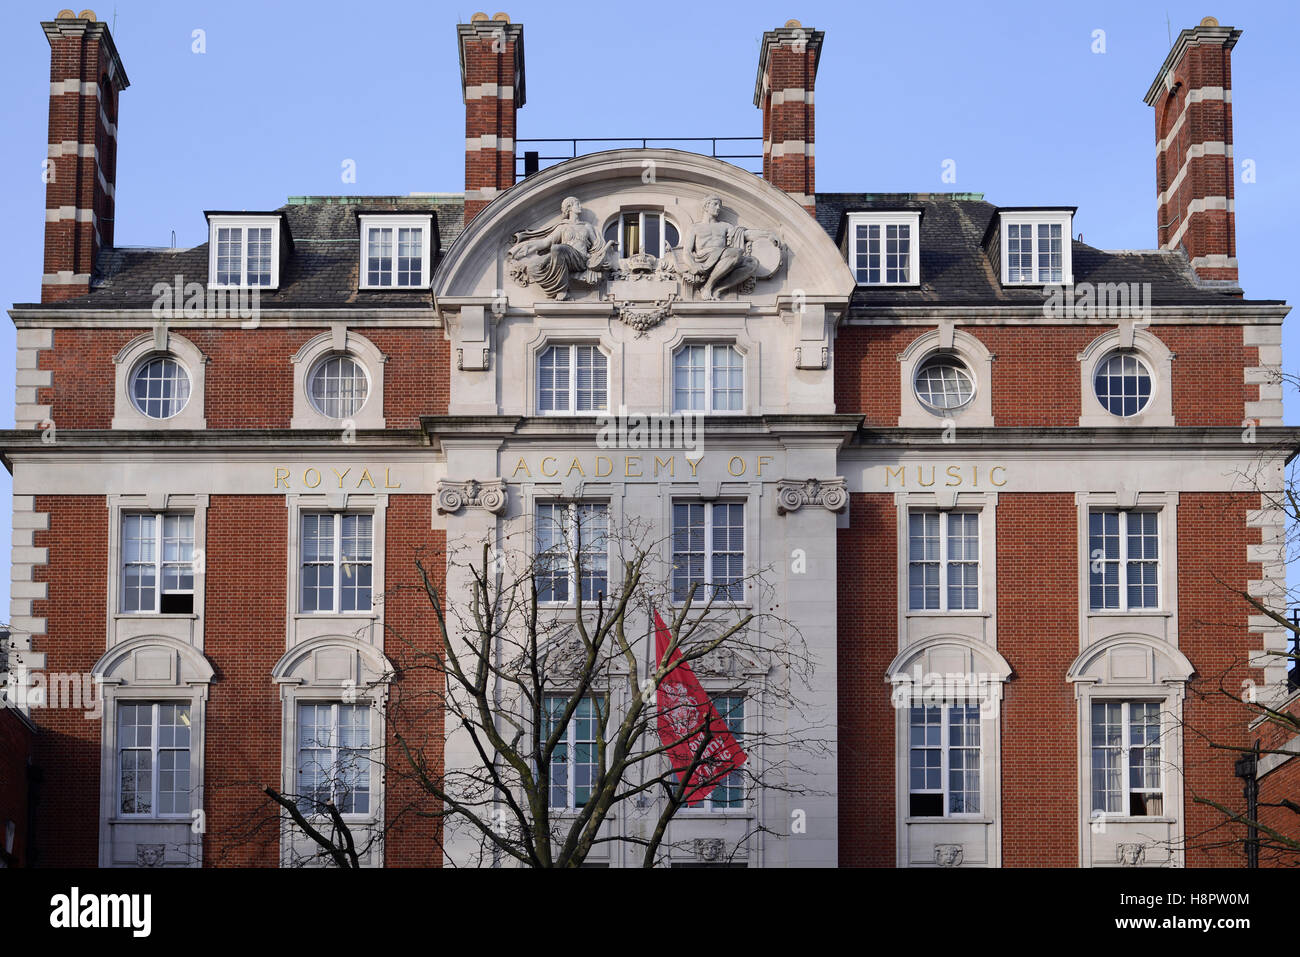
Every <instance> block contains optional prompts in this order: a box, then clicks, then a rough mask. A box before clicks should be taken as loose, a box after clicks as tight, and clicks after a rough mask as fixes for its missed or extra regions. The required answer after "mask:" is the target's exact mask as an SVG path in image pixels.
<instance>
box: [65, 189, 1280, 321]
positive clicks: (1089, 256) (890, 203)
mask: <svg viewBox="0 0 1300 957" xmlns="http://www.w3.org/2000/svg"><path fill="white" fill-rule="evenodd" d="M869 209H919V210H921V213H922V216H921V279H922V284H921V286H919V287H916V288H902V289H900V288H884V287H877V288H871V287H859V288H858V289H857V290H856V291H855V292H854V295H853V301H852V305H853V307H854V308H855V310H856V309H869V308H871V307H880V306H926V305H935V306H939V305H958V306H960V305H970V306H976V305H981V306H996V305H1039V304H1041V303H1042V302H1043V299H1044V296H1045V294H1044V292H1043V291H1042V290H1041V289H1037V288H1033V287H1030V288H1015V287H1003V286H1002V284H1001V282H1000V281H999V278H998V276H997V274H996V271H995V268H994V264H993V262H992V260H991V259H990V257H989V253H988V248H987V238H988V236H989V229H990V226H991V224H992V223H993V222H994V217H995V214H996V212H997V209H998V207H996V206H994V205H993V204H992V203H989V202H986V201H985V200H984V199H983V197H982V195H980V194H977V193H819V194H817V220H818V222H819V223H820V224H821V225H822V227H823V228H824V229H825V230H826V232H827V233H828V234H829V235H830V236H831V238H832V239H834V240H835V241H836V242H837V243H840V244H841V248H843V243H842V239H843V236H842V232H843V229H844V225H843V224H844V221H845V214H846V213H848V212H851V211H855V210H869ZM381 210H391V211H395V212H408V211H420V210H429V211H431V212H433V213H434V214H435V215H436V217H437V227H438V234H439V245H440V255H439V261H441V254H442V253H445V252H446V250H447V249H448V248H450V246H451V244H452V243H453V242H454V241H455V239H456V237H457V236H459V235H460V233H461V231H462V230H463V228H464V214H465V207H464V197H463V196H462V195H460V194H452V193H437V194H415V195H412V196H401V197H396V196H301V197H293V198H291V199H290V200H289V201H288V202H287V203H286V204H285V205H284V206H282V207H280V209H279V210H277V212H281V213H283V214H284V215H285V217H286V221H287V224H288V227H289V233H290V235H291V236H292V239H293V252H292V254H291V255H290V256H288V257H287V259H286V261H285V262H282V263H281V269H280V288H279V289H277V290H274V291H265V292H262V293H261V307H262V308H263V309H275V308H291V307H308V308H309V307H312V306H319V307H330V308H357V309H365V308H373V307H375V306H387V307H393V306H409V307H416V308H418V307H420V306H424V305H427V304H428V303H429V301H430V294H429V292H428V291H427V290H413V291H409V292H407V291H387V290H385V291H374V290H359V289H358V288H357V284H358V271H359V268H360V253H359V250H358V230H357V220H356V217H357V214H358V213H364V212H377V211H381ZM1072 250H1073V265H1074V279H1075V282H1076V283H1077V282H1085V281H1086V282H1091V283H1131V282H1149V283H1150V284H1151V294H1152V304H1154V305H1214V304H1222V305H1225V306H1227V305H1241V304H1242V303H1243V301H1244V300H1243V299H1242V298H1241V297H1240V290H1238V289H1233V288H1225V287H1223V286H1216V285H1212V284H1211V285H1207V284H1204V283H1201V282H1199V281H1198V280H1197V278H1196V276H1195V274H1194V273H1193V272H1192V271H1191V268H1190V266H1189V265H1188V262H1187V258H1186V257H1185V256H1184V255H1183V254H1182V253H1180V252H1159V251H1154V250H1143V251H1119V252H1114V251H1111V252H1108V251H1105V250H1101V249H1096V248H1094V247H1092V246H1088V245H1085V244H1084V243H1080V242H1073V243H1072ZM435 265H436V264H435ZM207 272H208V244H207V243H203V244H202V245H199V246H195V247H194V248H193V249H133V248H121V249H110V250H105V251H104V252H103V253H101V254H100V258H99V261H98V263H97V265H96V270H95V276H94V278H93V280H92V288H91V291H90V293H89V294H88V295H86V296H81V297H79V298H76V299H70V300H67V301H65V302H61V303H50V304H47V305H45V306H42V307H41V308H44V309H52V310H58V309H70V308H71V309H76V308H85V307H86V306H92V307H96V308H106V309H147V308H150V307H151V306H152V305H153V302H154V295H153V291H152V290H153V287H154V285H155V284H156V283H159V282H167V283H171V282H173V277H175V276H176V275H178V274H179V275H182V276H184V277H185V281H186V282H193V281H199V282H202V281H204V280H205V279H206V277H207ZM1273 301H1276V300H1255V302H1273Z"/></svg>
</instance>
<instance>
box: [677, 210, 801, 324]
mask: <svg viewBox="0 0 1300 957" xmlns="http://www.w3.org/2000/svg"><path fill="white" fill-rule="evenodd" d="M721 212H722V200H721V199H720V198H719V197H717V196H709V197H706V198H705V200H704V204H703V206H702V208H701V219H700V222H698V223H692V224H691V226H690V228H688V229H687V230H686V237H685V239H684V240H683V241H682V245H681V246H680V247H679V248H677V249H673V250H670V251H669V255H670V256H672V257H673V262H672V271H673V272H675V273H676V274H677V275H679V276H681V278H682V279H683V280H684V281H685V282H686V284H687V285H689V286H696V287H698V288H699V290H700V298H701V299H704V300H709V301H712V300H716V299H720V298H722V296H723V295H724V294H725V293H728V292H732V291H738V292H741V293H747V292H749V291H751V290H752V289H753V288H754V283H755V281H756V280H758V279H766V278H768V277H769V276H771V275H772V274H773V273H775V272H776V271H777V270H778V269H779V268H781V259H782V256H783V249H782V246H781V240H780V237H778V236H777V235H776V233H773V232H772V231H771V230H767V229H753V228H749V227H745V226H733V225H731V224H730V223H725V222H722V221H721V220H719V219H718V215H719V214H720V213H721Z"/></svg>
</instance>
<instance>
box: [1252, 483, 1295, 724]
mask: <svg viewBox="0 0 1300 957" xmlns="http://www.w3.org/2000/svg"><path fill="white" fill-rule="evenodd" d="M1275 494H1276V493H1275V492H1274V493H1265V494H1264V496H1263V498H1264V507H1263V508H1259V509H1250V510H1248V511H1247V512H1246V527H1247V528H1258V529H1261V532H1260V538H1261V543H1260V544H1259V545H1248V546H1246V560H1247V561H1248V562H1259V563H1260V575H1261V577H1260V578H1258V579H1251V580H1250V581H1248V582H1247V583H1246V593H1247V594H1249V595H1250V596H1251V598H1253V599H1255V600H1256V601H1258V602H1260V603H1261V604H1264V605H1266V606H1267V607H1269V608H1270V609H1271V610H1273V611H1275V612H1277V613H1278V614H1280V615H1285V614H1286V612H1287V607H1286V605H1287V588H1286V533H1287V516H1286V511H1285V510H1284V509H1283V508H1281V507H1280V506H1278V505H1276V504H1273V503H1272V502H1270V498H1271V496H1272V495H1275ZM1248 630H1249V631H1250V632H1251V633H1252V634H1257V635H1261V636H1262V638H1263V647H1262V648H1260V649H1258V650H1256V651H1252V652H1251V653H1250V659H1251V660H1250V666H1251V667H1252V668H1259V669H1262V670H1263V672H1264V686H1265V689H1264V695H1265V700H1266V702H1272V701H1277V700H1281V699H1283V698H1285V697H1286V695H1287V671H1288V670H1289V669H1290V667H1291V662H1290V659H1288V658H1286V657H1283V656H1282V655H1280V654H1276V652H1285V651H1286V650H1287V643H1288V637H1289V635H1290V632H1289V631H1287V629H1285V628H1283V627H1282V626H1281V625H1279V624H1278V623H1277V622H1276V621H1274V620H1273V619H1272V618H1270V617H1268V616H1267V615H1262V614H1251V615H1250V616H1249V625H1248Z"/></svg>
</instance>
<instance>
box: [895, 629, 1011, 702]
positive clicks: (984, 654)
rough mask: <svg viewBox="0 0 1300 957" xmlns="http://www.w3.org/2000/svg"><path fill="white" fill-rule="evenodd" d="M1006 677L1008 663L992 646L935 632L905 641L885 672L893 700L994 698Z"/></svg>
mask: <svg viewBox="0 0 1300 957" xmlns="http://www.w3.org/2000/svg"><path fill="white" fill-rule="evenodd" d="M1010 677H1011V665H1009V664H1008V663H1007V660H1006V659H1005V658H1003V657H1002V656H1001V655H1000V654H998V651H997V649H996V648H993V647H992V646H991V645H987V644H985V643H984V642H982V641H974V640H972V639H970V638H965V637H962V636H960V635H935V636H934V637H931V638H925V639H923V640H921V641H918V642H915V643H913V644H911V645H908V646H907V647H906V648H904V649H903V650H902V651H900V652H899V653H898V654H897V655H896V656H895V657H894V660H893V661H891V662H890V663H889V668H888V669H887V670H886V672H885V680H886V681H888V682H889V683H890V684H892V685H893V686H894V693H893V694H894V700H895V702H899V701H903V700H906V699H907V698H908V697H917V696H921V695H932V696H934V697H935V698H936V699H962V698H980V699H985V700H993V701H998V700H1001V698H1002V685H1003V683H1004V682H1006V680H1007V679H1008V678H1010Z"/></svg>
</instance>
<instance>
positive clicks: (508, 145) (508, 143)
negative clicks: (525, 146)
mask: <svg viewBox="0 0 1300 957" xmlns="http://www.w3.org/2000/svg"><path fill="white" fill-rule="evenodd" d="M479 150H500V151H501V152H502V153H513V152H514V150H515V141H514V138H513V137H510V136H497V135H496V134H495V133H485V134H483V135H482V136H467V137H466V138H465V152H467V153H474V152H477V151H479Z"/></svg>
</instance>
